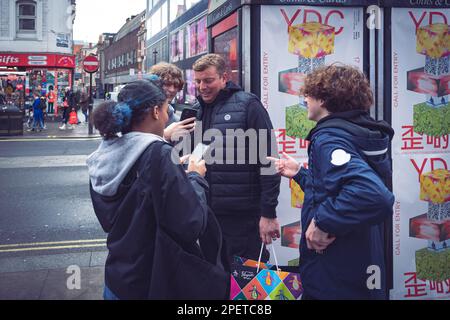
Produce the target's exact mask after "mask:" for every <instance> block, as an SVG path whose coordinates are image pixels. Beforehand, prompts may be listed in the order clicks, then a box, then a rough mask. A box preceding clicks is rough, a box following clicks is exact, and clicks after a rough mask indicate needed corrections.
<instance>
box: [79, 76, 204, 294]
mask: <svg viewBox="0 0 450 320" xmlns="http://www.w3.org/2000/svg"><path fill="white" fill-rule="evenodd" d="M118 101H119V102H118V103H117V102H114V101H107V102H104V103H102V104H101V105H99V106H98V107H97V108H96V109H95V111H94V113H93V121H94V126H95V128H97V129H98V130H99V132H100V134H101V136H102V138H103V141H102V143H101V144H100V146H99V147H98V149H97V150H96V151H95V152H94V153H92V154H91V155H90V156H89V157H88V159H87V161H86V162H87V166H88V172H89V178H90V193H91V199H92V203H93V207H94V211H95V214H96V215H97V218H98V220H99V222H100V224H101V226H102V228H103V230H104V231H105V232H107V233H108V238H107V247H108V250H109V252H108V257H107V259H106V264H105V288H104V298H105V299H106V300H129V299H147V298H148V296H149V291H150V290H151V288H153V287H154V286H155V283H159V281H160V282H161V281H162V280H161V279H159V280H158V277H159V278H161V277H169V278H170V279H173V274H165V275H164V274H160V273H158V274H156V275H155V274H153V270H154V268H155V265H157V264H159V263H161V262H160V261H154V254H155V252H156V251H157V250H158V252H160V251H161V250H167V251H170V250H171V249H172V248H161V247H158V243H159V244H160V245H161V243H162V242H158V241H157V238H156V234H157V231H158V228H164V230H165V232H166V233H167V234H170V236H171V237H172V239H173V240H174V241H176V242H177V243H178V244H179V245H180V246H185V245H186V246H187V245H189V246H195V244H196V242H197V240H198V239H199V237H200V236H202V235H203V234H205V232H207V230H208V220H209V217H210V216H209V215H208V207H207V204H206V192H207V190H208V184H207V182H206V181H205V179H204V176H205V172H206V167H205V161H196V159H190V161H189V165H188V169H187V173H186V172H185V170H184V169H183V167H182V166H181V165H180V164H177V163H174V162H173V161H172V149H173V148H172V146H171V145H169V144H168V143H167V142H165V141H164V139H163V137H162V135H163V132H164V127H165V124H166V122H167V120H168V103H167V99H166V96H165V94H164V92H163V91H162V90H161V88H160V87H159V86H158V85H157V84H154V83H152V82H151V81H145V80H140V81H135V82H132V83H129V84H127V85H126V86H125V87H124V88H123V89H122V90H121V91H120V93H119V96H118ZM118 133H121V135H118ZM154 153H156V154H157V155H158V158H157V159H158V161H159V163H153V162H152V161H151V160H152V159H155V158H154V157H156V156H155V154H154ZM154 166H157V170H158V173H159V174H160V177H159V180H161V181H162V183H161V184H160V185H159V187H158V189H157V190H154V183H150V182H151V181H152V179H155V177H154V176H153V175H152V174H153V173H154V169H152V168H154ZM155 194H158V197H159V198H160V200H161V207H162V208H164V212H158V211H157V210H156V208H158V206H155V201H156V200H155ZM157 215H158V217H159V219H158V218H157ZM174 258H176V257H174ZM180 272H183V270H180ZM162 282H164V281H162ZM164 283H166V282H164ZM159 289H161V290H163V289H164V290H166V289H167V288H159ZM194 289H195V288H194ZM172 294H173V295H174V297H177V296H179V294H180V292H172ZM155 295H156V298H157V297H158V292H153V294H152V295H151V296H152V297H155ZM205 298H207V297H205Z"/></svg>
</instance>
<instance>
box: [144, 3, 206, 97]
mask: <svg viewBox="0 0 450 320" xmlns="http://www.w3.org/2000/svg"><path fill="white" fill-rule="evenodd" d="M207 13H208V1H207V0H148V1H147V20H146V26H147V41H146V60H145V72H146V73H148V72H149V70H150V68H151V67H152V66H153V65H154V64H157V63H158V62H161V61H166V62H170V63H173V64H175V65H177V66H178V67H179V68H180V69H182V70H183V72H184V77H185V80H186V85H185V88H184V89H183V90H182V91H181V92H179V93H178V95H177V102H178V103H179V104H192V103H194V102H195V99H196V91H195V84H194V77H193V76H194V73H193V71H192V64H193V63H194V62H195V60H197V59H198V58H199V57H201V56H202V55H204V54H206V53H208V30H207V20H206V19H207Z"/></svg>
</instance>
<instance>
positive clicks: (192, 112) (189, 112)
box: [180, 108, 197, 121]
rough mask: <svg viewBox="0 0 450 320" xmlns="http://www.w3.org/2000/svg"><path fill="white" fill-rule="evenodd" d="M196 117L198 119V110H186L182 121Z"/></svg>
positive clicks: (182, 114) (181, 118)
mask: <svg viewBox="0 0 450 320" xmlns="http://www.w3.org/2000/svg"><path fill="white" fill-rule="evenodd" d="M196 117H197V109H192V108H184V109H183V111H182V112H181V117H180V121H183V120H186V119H189V118H196Z"/></svg>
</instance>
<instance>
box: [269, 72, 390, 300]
mask: <svg viewBox="0 0 450 320" xmlns="http://www.w3.org/2000/svg"><path fill="white" fill-rule="evenodd" d="M302 94H303V95H304V96H305V101H306V102H307V107H308V117H309V119H310V120H313V121H317V125H316V127H315V128H314V129H313V130H312V131H311V132H310V134H309V136H308V137H307V140H308V141H309V142H310V145H309V149H308V156H309V162H308V169H306V168H303V167H302V168H301V167H300V165H299V164H298V163H297V162H296V161H295V160H294V159H293V158H291V157H289V156H288V155H286V154H283V157H282V159H273V158H272V159H271V160H274V161H275V162H276V167H277V169H278V171H279V172H280V174H281V175H283V176H285V177H289V178H293V179H294V180H295V181H296V182H298V183H299V184H300V186H301V188H302V189H303V190H304V191H305V202H304V205H303V210H302V217H301V224H302V230H303V232H302V237H301V241H300V273H301V276H302V281H303V286H304V290H305V291H304V296H303V298H304V299H385V298H386V292H387V290H386V281H385V280H386V279H385V277H386V267H385V262H384V250H383V222H384V221H386V219H387V218H388V217H389V216H391V215H392V206H393V203H394V196H393V194H392V193H391V192H390V191H389V189H388V188H387V187H386V184H388V182H389V181H390V178H391V165H390V158H389V155H388V150H389V146H390V141H391V140H392V137H393V135H394V132H393V130H392V128H391V127H390V126H389V125H388V124H387V123H385V122H383V121H378V122H377V121H375V120H373V119H372V118H371V117H370V116H369V114H368V111H369V109H370V106H371V105H372V104H373V94H372V92H371V89H370V85H369V83H368V81H367V79H366V77H365V76H364V74H363V73H361V72H360V71H359V70H357V69H356V68H353V67H348V66H337V65H332V66H328V67H324V68H321V69H318V70H316V71H314V72H313V73H311V74H309V75H308V76H307V78H306V81H305V86H304V88H303V89H302ZM370 270H375V274H374V278H373V279H374V281H373V282H371V281H369V277H370V276H371V275H372V272H373V271H370Z"/></svg>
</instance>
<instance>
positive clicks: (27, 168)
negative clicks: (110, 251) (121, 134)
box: [0, 139, 106, 256]
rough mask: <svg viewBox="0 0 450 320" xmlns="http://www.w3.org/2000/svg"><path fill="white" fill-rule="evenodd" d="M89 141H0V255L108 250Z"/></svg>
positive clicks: (93, 145) (94, 142)
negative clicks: (92, 185) (92, 191)
mask: <svg viewBox="0 0 450 320" xmlns="http://www.w3.org/2000/svg"><path fill="white" fill-rule="evenodd" d="M99 143H100V140H99V139H94V140H92V139H86V140H85V141H83V140H82V141H71V140H62V141H54V140H45V141H24V142H11V141H0V256H4V255H12V256H17V255H20V256H23V255H36V254H43V253H46V254H48V253H50V252H58V253H61V252H69V251H72V250H85V249H86V248H89V250H91V249H94V250H95V249H96V248H98V249H99V250H100V249H102V250H105V247H104V239H106V234H105V233H104V232H103V230H102V229H101V227H100V224H99V223H98V221H97V218H96V216H95V213H94V211H93V208H92V204H91V200H90V195H89V179H88V173H87V167H86V165H85V159H86V157H87V155H88V154H90V153H91V152H93V151H94V150H95V149H96V148H97V146H98V145H99Z"/></svg>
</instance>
